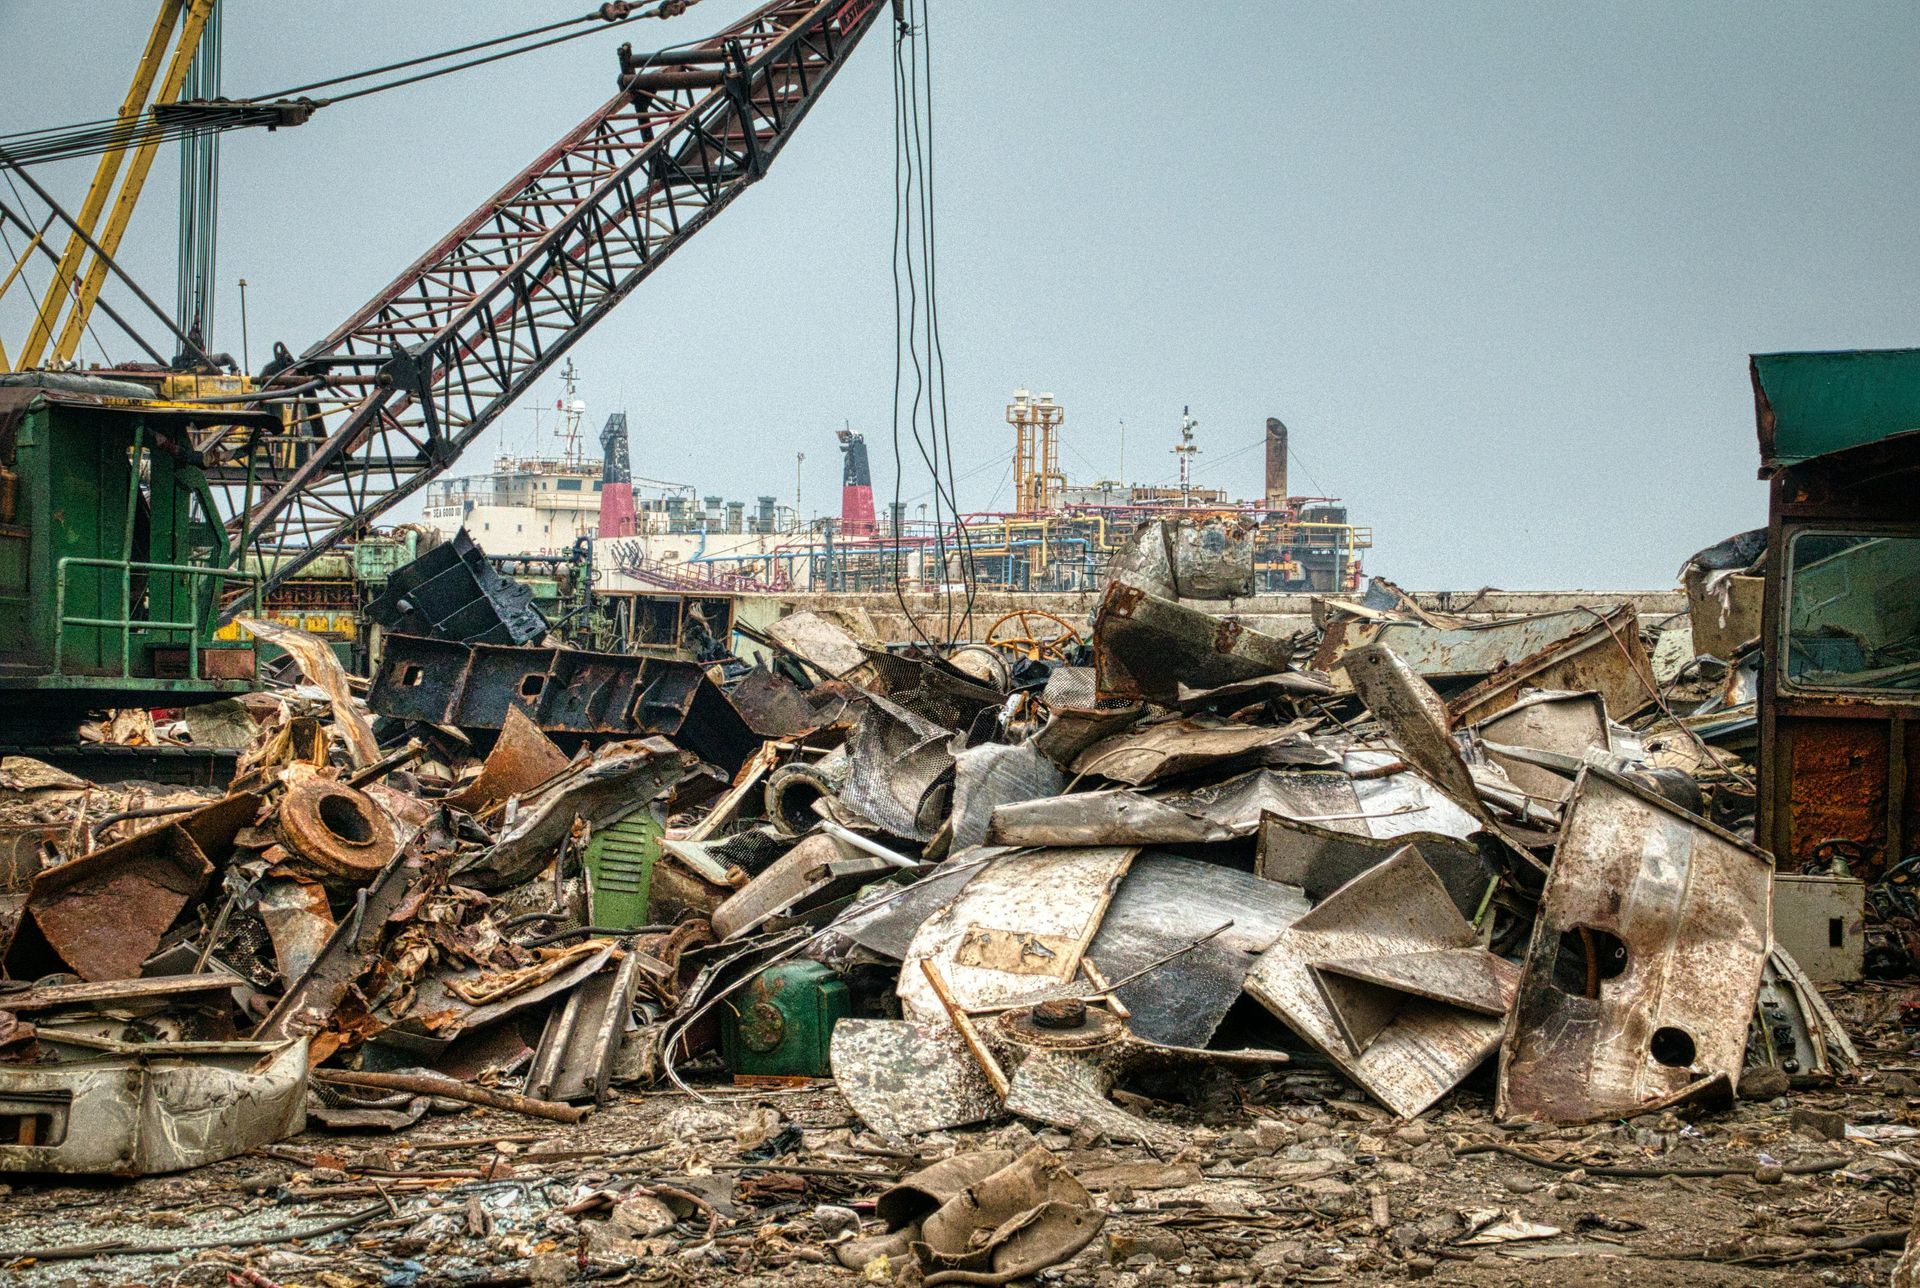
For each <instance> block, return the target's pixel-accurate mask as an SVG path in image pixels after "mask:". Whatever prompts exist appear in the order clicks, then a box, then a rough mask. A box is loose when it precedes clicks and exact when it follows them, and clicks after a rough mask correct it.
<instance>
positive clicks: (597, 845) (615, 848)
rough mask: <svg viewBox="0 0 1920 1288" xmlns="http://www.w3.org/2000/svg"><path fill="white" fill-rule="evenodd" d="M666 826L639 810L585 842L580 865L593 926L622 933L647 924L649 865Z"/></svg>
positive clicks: (650, 886)
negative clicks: (587, 882)
mask: <svg viewBox="0 0 1920 1288" xmlns="http://www.w3.org/2000/svg"><path fill="white" fill-rule="evenodd" d="M664 831H666V824H665V823H664V822H663V821H662V820H660V819H658V818H656V817H655V816H654V813H653V810H652V809H650V808H646V807H642V808H640V809H637V810H635V811H633V813H631V814H629V815H627V816H626V817H625V818H623V819H621V820H620V821H619V822H617V823H610V824H608V825H607V826H605V827H603V828H600V829H599V830H598V831H596V832H595V833H594V834H593V839H592V840H591V841H589V842H587V852H586V856H585V860H584V863H585V866H586V869H587V874H588V876H589V877H590V878H591V879H592V881H593V923H594V924H595V925H596V926H617V927H620V928H622V929H626V928H628V927H631V926H644V925H646V924H648V913H649V911H650V910H651V908H652V906H653V865H654V863H655V862H656V861H657V860H658V859H659V858H660V834H661V833H662V832H664Z"/></svg>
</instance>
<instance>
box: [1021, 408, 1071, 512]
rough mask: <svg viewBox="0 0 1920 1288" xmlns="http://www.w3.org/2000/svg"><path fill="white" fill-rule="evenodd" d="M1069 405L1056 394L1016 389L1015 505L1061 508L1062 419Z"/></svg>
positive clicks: (1040, 509) (1044, 509)
mask: <svg viewBox="0 0 1920 1288" xmlns="http://www.w3.org/2000/svg"><path fill="white" fill-rule="evenodd" d="M1066 414H1067V409H1066V408H1065V407H1062V406H1060V405H1059V404H1058V403H1056V402H1054V400H1053V395H1052V394H1033V393H1029V392H1028V391H1026V390H1025V389H1016V390H1014V391H1013V401H1012V402H1011V403H1009V404H1008V405H1007V423H1008V424H1009V425H1012V426H1013V487H1014V509H1015V511H1016V512H1017V513H1020V514H1045V513H1047V512H1049V511H1051V510H1057V509H1059V508H1060V493H1061V491H1062V489H1064V488H1065V487H1066V483H1067V479H1066V475H1064V474H1062V473H1061V472H1060V422H1061V421H1062V420H1063V419H1065V418H1066Z"/></svg>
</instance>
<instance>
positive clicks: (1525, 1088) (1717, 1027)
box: [1496, 767, 1773, 1122]
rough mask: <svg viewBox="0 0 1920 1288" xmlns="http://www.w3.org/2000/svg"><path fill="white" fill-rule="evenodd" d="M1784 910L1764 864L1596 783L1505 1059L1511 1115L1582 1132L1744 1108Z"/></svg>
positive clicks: (1654, 804) (1568, 838)
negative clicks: (1589, 1126) (1693, 1099)
mask: <svg viewBox="0 0 1920 1288" xmlns="http://www.w3.org/2000/svg"><path fill="white" fill-rule="evenodd" d="M1772 903H1773V864H1772V861H1771V860H1770V859H1769V858H1768V857H1767V855H1766V853H1765V852H1764V851H1762V850H1759V849H1756V848H1755V847H1753V846H1752V845H1749V844H1747V843H1746V842H1744V841H1742V840H1740V839H1739V838H1737V837H1735V836H1733V835H1732V834H1731V833H1729V832H1724V831H1722V830H1720V829H1719V828H1717V827H1714V826H1713V825H1712V824H1710V823H1707V822H1706V821H1705V820H1703V819H1700V818H1697V817H1695V816H1693V815H1690V814H1687V813H1685V812H1684V811H1682V810H1680V809H1678V808H1676V807H1675V806H1673V805H1671V804H1669V803H1668V802H1667V801H1665V800H1662V799H1661V798H1660V797H1658V796H1656V795H1654V794H1652V793H1651V792H1648V791H1646V790H1644V789H1642V788H1640V787H1639V786H1637V785H1635V784H1634V783H1633V782H1631V781H1630V780H1628V779H1626V778H1623V777H1621V776H1620V775H1617V774H1613V773H1610V772H1608V771H1606V770H1603V769H1599V768H1593V767H1590V768H1588V769H1586V770H1584V771H1582V773H1581V775H1580V777H1579V779H1578V780H1577V781H1576V782H1575V784H1574V789H1573V795H1572V796H1571V797H1570V798H1569V801H1568V804H1567V815H1566V822H1565V824H1564V826H1563V828H1562V830H1561V835H1560V845H1559V849H1558V851H1557V852H1556V854H1555V857H1554V861H1553V867H1552V870H1551V871H1550V873H1549V874H1548V877H1547V884H1546V888H1545V889H1544V890H1543V891H1542V893H1541V897H1540V912H1539V917H1538V920H1536V922H1535V923H1534V930H1533V941H1532V944H1531V946H1530V947H1529V949H1528V952H1527V960H1526V972H1525V974H1524V976H1523V977H1522V979H1521V984H1520V996H1519V1000H1518V1002H1517V1003H1516V1004H1515V1009H1514V1015H1513V1022H1512V1025H1511V1027H1510V1029H1509V1031H1508V1034H1507V1038H1506V1042H1505V1045H1504V1046H1503V1048H1502V1050H1501V1053H1500V1086H1499V1096H1498V1100H1497V1102H1496V1108H1497V1110H1498V1112H1499V1113H1500V1114H1501V1115H1502V1116H1516V1117H1527V1118H1536V1119H1543V1120H1547V1121H1554V1122H1583V1121H1588V1120H1591V1119H1597V1118H1612V1117H1631V1116H1633V1115H1635V1114H1639V1113H1643V1112H1646V1111H1647V1110H1648V1109H1650V1108H1652V1107H1654V1106H1657V1105H1662V1104H1667V1103H1671V1102H1672V1101H1674V1100H1675V1099H1676V1098H1679V1097H1684V1096H1688V1095H1693V1094H1697V1093H1703V1092H1705V1091H1707V1090H1710V1089H1711V1087H1712V1085H1713V1084H1724V1089H1725V1090H1726V1091H1729V1092H1731V1091H1732V1090H1733V1089H1734V1088H1735V1086H1736V1084H1737V1081H1738V1078H1739V1076H1740V1068H1741V1064H1742V1057H1743V1055H1744V1053H1745V1050H1746V1042H1747V1024H1748V1021H1749V1020H1750V1019H1751V1018H1752V1015H1753V1008H1754V998H1755V995H1756V994H1757V992H1758V990H1759V987H1760V977H1761V972H1762V970H1763V969H1764V967H1765V965H1766V961H1767V955H1768V951H1769V949H1770V947H1771V930H1770V927H1771V925H1772ZM1583 931H1584V932H1585V933H1584V934H1583V933H1582V932H1583ZM1586 943H1591V944H1593V945H1595V947H1594V950H1593V951H1594V954H1595V955H1594V957H1592V958H1588V957H1587V956H1586V952H1587V950H1586V949H1585V948H1583V947H1582V945H1583V944H1586ZM1612 944H1617V945H1618V948H1619V950H1620V953H1623V954H1624V955H1623V956H1622V955H1620V953H1616V952H1613V951H1610V950H1609V948H1608V945H1612ZM1589 991H1591V992H1593V993H1595V994H1597V995H1595V996H1588V995H1587V993H1588V992H1589Z"/></svg>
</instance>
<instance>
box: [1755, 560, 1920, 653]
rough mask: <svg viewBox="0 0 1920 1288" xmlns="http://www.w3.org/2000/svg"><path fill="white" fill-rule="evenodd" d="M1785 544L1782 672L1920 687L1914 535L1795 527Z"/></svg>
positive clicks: (1918, 563)
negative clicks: (1785, 576)
mask: <svg viewBox="0 0 1920 1288" xmlns="http://www.w3.org/2000/svg"><path fill="white" fill-rule="evenodd" d="M1787 549H1788V567H1787V595H1786V600H1787V630H1786V649H1785V653H1786V657H1785V659H1784V668H1785V669H1784V676H1785V678H1786V679H1787V680H1788V681H1789V682H1790V683H1791V684H1792V685H1794V686H1795V687H1797V688H1803V689H1898V690H1908V691H1920V537H1907V536H1888V535H1885V534H1881V533H1871V532H1831V531H1829V532H1797V533H1795V534H1794V535H1793V537H1792V539H1791V540H1790V541H1789V543H1788V546H1787Z"/></svg>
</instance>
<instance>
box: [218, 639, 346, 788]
mask: <svg viewBox="0 0 1920 1288" xmlns="http://www.w3.org/2000/svg"><path fill="white" fill-rule="evenodd" d="M237 620H238V622H239V624H240V625H241V626H242V627H243V628H245V630H246V631H247V633H248V634H249V635H253V636H255V637H256V638H259V639H262V640H265V641H266V642H267V643H269V644H271V645H273V646H274V647H275V648H278V649H282V650H284V651H285V652H286V653H287V655H288V656H290V657H292V658H293V660H294V661H295V662H296V663H298V664H299V666H300V674H301V675H303V676H305V677H306V679H307V682H308V683H309V684H317V685H319V686H320V687H321V688H322V689H324V690H326V694H327V701H328V705H330V706H331V707H332V708H333V731H334V732H335V733H336V734H338V735H339V736H340V738H341V740H342V741H344V742H345V743H346V744H347V750H348V752H349V753H350V754H351V755H352V757H353V763H354V764H355V765H361V766H365V765H371V764H372V763H373V762H374V761H376V760H378V759H380V746H379V744H378V743H376V742H375V741H374V739H373V729H372V728H371V727H370V726H369V725H368V724H367V720H366V717H365V716H363V715H361V714H360V704H359V703H358V702H356V701H354V697H353V686H352V685H351V684H350V683H348V681H347V668H345V667H344V666H341V665H340V659H339V658H337V657H335V656H334V653H333V646H332V645H330V644H328V643H327V641H325V640H323V639H321V638H320V637H319V636H318V635H314V634H312V633H311V632H308V631H303V630H299V629H297V628H296V627H292V626H282V625H280V624H279V623H277V622H268V621H262V620H260V619H259V618H254V617H242V618H239V619H237Z"/></svg>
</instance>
